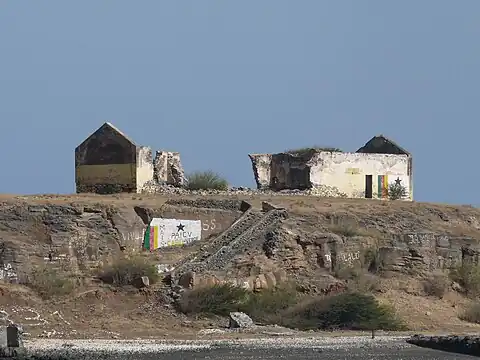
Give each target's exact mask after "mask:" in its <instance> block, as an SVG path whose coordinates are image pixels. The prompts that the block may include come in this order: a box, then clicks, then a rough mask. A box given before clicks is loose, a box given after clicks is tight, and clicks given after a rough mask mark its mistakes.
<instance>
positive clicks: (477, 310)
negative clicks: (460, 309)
mask: <svg viewBox="0 0 480 360" xmlns="http://www.w3.org/2000/svg"><path fill="white" fill-rule="evenodd" d="M459 318H460V319H461V320H465V321H468V322H471V323H475V324H480V303H478V302H474V303H472V304H470V305H468V306H467V309H466V310H465V311H464V313H463V314H460V316H459Z"/></svg>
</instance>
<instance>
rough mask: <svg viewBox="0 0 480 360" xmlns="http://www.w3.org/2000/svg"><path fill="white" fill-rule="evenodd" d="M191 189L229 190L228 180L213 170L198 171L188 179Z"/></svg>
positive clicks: (188, 185)
mask: <svg viewBox="0 0 480 360" xmlns="http://www.w3.org/2000/svg"><path fill="white" fill-rule="evenodd" d="M187 189H189V190H222V191H225V190H228V181H227V180H226V179H224V178H223V177H222V176H220V175H219V174H217V173H216V172H213V171H210V170H209V171H197V172H194V173H191V174H190V175H189V176H188V179H187Z"/></svg>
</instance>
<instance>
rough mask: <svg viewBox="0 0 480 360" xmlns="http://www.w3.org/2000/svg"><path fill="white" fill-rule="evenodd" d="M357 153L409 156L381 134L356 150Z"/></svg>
mask: <svg viewBox="0 0 480 360" xmlns="http://www.w3.org/2000/svg"><path fill="white" fill-rule="evenodd" d="M357 153H371V154H399V155H408V156H411V154H410V153H409V152H408V151H407V150H405V149H404V148H402V147H401V146H400V145H398V144H397V143H396V142H394V141H393V140H390V139H389V138H387V137H386V136H384V135H382V134H380V135H377V136H374V137H373V138H371V139H370V140H369V141H367V143H366V144H365V145H363V146H362V147H361V148H360V149H358V150H357Z"/></svg>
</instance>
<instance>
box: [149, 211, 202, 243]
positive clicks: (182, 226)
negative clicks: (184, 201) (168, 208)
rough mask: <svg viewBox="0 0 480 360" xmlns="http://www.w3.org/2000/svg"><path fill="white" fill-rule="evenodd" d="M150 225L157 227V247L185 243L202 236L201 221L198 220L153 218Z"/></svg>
mask: <svg viewBox="0 0 480 360" xmlns="http://www.w3.org/2000/svg"><path fill="white" fill-rule="evenodd" d="M150 226H155V227H156V230H157V229H158V247H159V248H161V247H166V246H175V245H187V244H190V243H192V242H194V241H199V240H200V239H201V238H202V222H201V221H200V220H177V219H162V218H153V219H152V221H151V222H150ZM151 241H153V240H151Z"/></svg>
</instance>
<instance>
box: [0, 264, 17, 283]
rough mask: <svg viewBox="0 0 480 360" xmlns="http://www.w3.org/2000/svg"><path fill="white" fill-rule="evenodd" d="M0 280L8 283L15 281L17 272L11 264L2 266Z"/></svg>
mask: <svg viewBox="0 0 480 360" xmlns="http://www.w3.org/2000/svg"><path fill="white" fill-rule="evenodd" d="M0 280H3V281H8V282H16V281H17V272H16V271H15V269H14V268H13V266H12V265H11V264H3V266H2V267H1V268H0Z"/></svg>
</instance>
